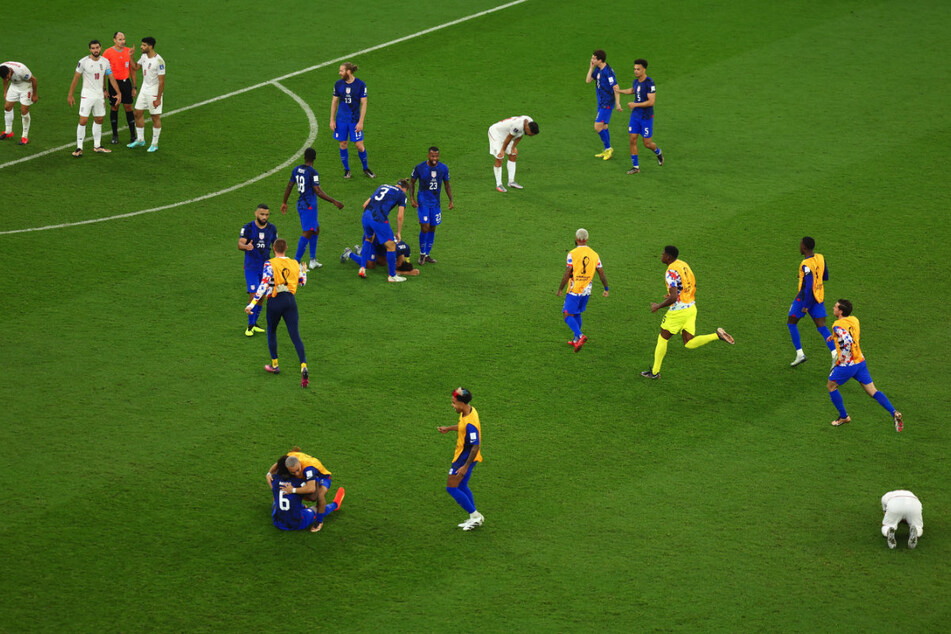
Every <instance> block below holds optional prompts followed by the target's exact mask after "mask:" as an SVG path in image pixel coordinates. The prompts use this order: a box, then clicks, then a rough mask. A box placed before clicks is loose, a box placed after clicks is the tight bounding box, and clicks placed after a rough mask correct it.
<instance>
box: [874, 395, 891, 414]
mask: <svg viewBox="0 0 951 634" xmlns="http://www.w3.org/2000/svg"><path fill="white" fill-rule="evenodd" d="M872 398H874V399H875V400H876V401H878V404H879V405H881V406H882V407H884V408H885V410H886V411H888V413H889V414H891V415H892V416H894V415H895V408H894V407H892V404H891V403H890V402H889V401H888V397H887V396H885V394H883V393H882V392H875V396H873V397H872Z"/></svg>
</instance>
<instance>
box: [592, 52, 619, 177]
mask: <svg viewBox="0 0 951 634" xmlns="http://www.w3.org/2000/svg"><path fill="white" fill-rule="evenodd" d="M607 59H608V55H607V53H605V52H604V51H603V50H601V49H600V48H599V49H598V50H596V51H595V52H594V53H593V54H592V55H591V65H590V66H589V67H588V74H587V76H585V78H584V81H585V83H586V84H590V83H591V82H595V86H594V87H595V94H596V96H597V98H598V114H597V116H596V117H595V118H594V131H595V132H597V133H598V136H600V137H601V142H602V143H604V151H603V152H601V153H600V154H595V155H594V156H595V157H596V158H601V159H604V160H605V161H607V160H608V159H610V158H611V157H612V156H613V155H614V148H612V147H611V133H610V132H609V131H608V123H610V122H611V114H612V113H613V112H614V110H612V106H613V107H614V108H615V109H617V111H618V112H620V111H621V88H620V87H619V86H618V85H617V77H616V76H615V75H614V70H612V69H611V67H610V66H608V63H607Z"/></svg>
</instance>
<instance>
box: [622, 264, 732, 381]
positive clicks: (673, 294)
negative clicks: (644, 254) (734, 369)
mask: <svg viewBox="0 0 951 634" xmlns="http://www.w3.org/2000/svg"><path fill="white" fill-rule="evenodd" d="M679 255H680V251H679V250H678V249H677V247H675V246H669V245H668V246H666V247H664V252H663V253H661V255H660V261H661V262H663V263H664V264H666V265H667V273H666V274H665V275H664V282H665V285H666V287H667V297H665V298H664V301H663V302H661V303H660V304H655V303H654V302H651V312H652V313H656V312H657V311H658V310H660V309H661V308H664V307H665V306H670V309H669V310H668V311H667V313H666V314H665V315H664V319H663V321H661V322H660V334H659V335H658V336H657V347H656V348H655V349H654V365H653V367H652V368H651V369H650V370H644V371H643V372H641V376H643V377H646V378H648V379H659V378H660V365H661V363H663V361H664V356H665V355H666V354H667V342H668V341H669V340H670V337H671V335H676V334H677V333H678V332H679V333H680V334H681V336H682V337H683V340H684V347H685V348H687V349H688V350H693V349H694V348H699V347H700V346H703V345H706V344H708V343H710V342H711V341H716V340H717V339H720V340H721V341H725V342H727V343H728V344H730V345H731V346H732V345H733V337H731V336H730V335H729V333H727V331H726V330H724V329H723V328H717V331H716V332H715V333H712V334H709V335H700V336H699V337H697V336H694V332H696V330H697V302H696V300H695V299H694V298H695V296H696V293H697V278H695V277H694V275H693V271H692V270H691V269H690V266H688V265H687V263H686V262H684V261H683V260H679V259H678V256H679Z"/></svg>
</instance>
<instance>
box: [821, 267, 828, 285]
mask: <svg viewBox="0 0 951 634" xmlns="http://www.w3.org/2000/svg"><path fill="white" fill-rule="evenodd" d="M822 281H823V282H828V281H829V263H828V262H826V268H825V269H824V270H823V271H822Z"/></svg>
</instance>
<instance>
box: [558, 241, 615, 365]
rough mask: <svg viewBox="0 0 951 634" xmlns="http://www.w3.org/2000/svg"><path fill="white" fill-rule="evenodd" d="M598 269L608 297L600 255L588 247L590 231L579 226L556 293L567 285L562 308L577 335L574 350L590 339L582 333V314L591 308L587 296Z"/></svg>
mask: <svg viewBox="0 0 951 634" xmlns="http://www.w3.org/2000/svg"><path fill="white" fill-rule="evenodd" d="M595 272H597V274H598V277H600V278H601V285H602V286H604V296H605V297H607V296H608V280H607V278H606V277H605V275H604V267H603V266H601V258H600V257H599V256H598V254H597V253H596V252H595V250H594V249H592V248H591V247H589V246H588V231H587V230H586V229H578V231H576V232H575V248H574V249H572V250H571V251H570V252H569V253H568V266H567V268H566V269H565V274H564V275H563V276H562V277H561V284H560V285H559V286H558V290H557V291H555V295H561V289H563V288H564V287H565V284H568V292H567V293H566V294H565V305H564V308H562V311H563V313H564V315H565V323H566V324H568V327H569V328H571V332H573V333H574V335H575V338H574V339H572V340H571V341H569V342H568V345H569V346H572V347H573V348H574V349H575V352H578V351H579V350H581V346H583V345H584V344H585V342H587V341H588V337H587V336H585V335H583V334H582V333H581V313H583V312H584V311H585V308H587V307H588V298H590V297H591V282H592V281H593V280H594V274H595ZM569 282H570V283H569Z"/></svg>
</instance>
